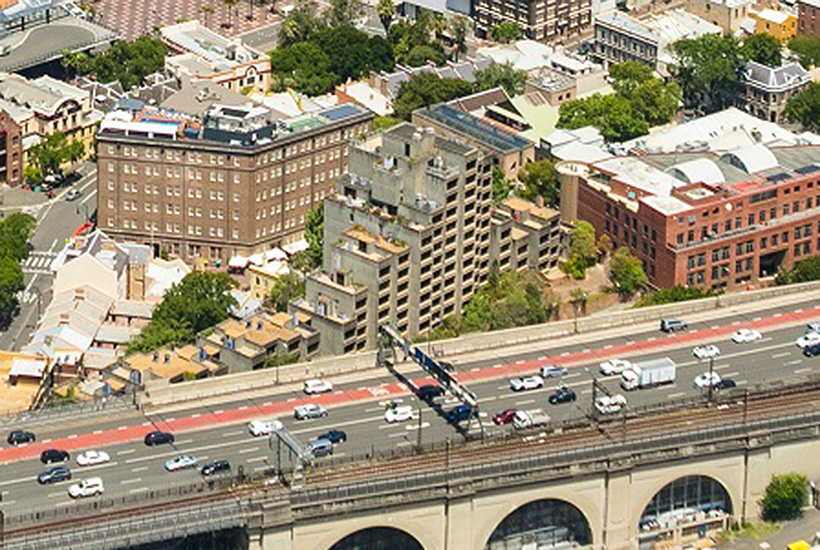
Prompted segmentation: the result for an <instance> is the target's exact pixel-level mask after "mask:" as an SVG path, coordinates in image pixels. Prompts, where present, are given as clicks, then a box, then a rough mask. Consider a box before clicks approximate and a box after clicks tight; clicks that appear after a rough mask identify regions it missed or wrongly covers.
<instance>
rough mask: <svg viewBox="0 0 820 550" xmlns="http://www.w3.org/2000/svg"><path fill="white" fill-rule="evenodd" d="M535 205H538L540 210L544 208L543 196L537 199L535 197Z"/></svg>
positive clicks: (538, 196)
mask: <svg viewBox="0 0 820 550" xmlns="http://www.w3.org/2000/svg"><path fill="white" fill-rule="evenodd" d="M535 205H536V206H537V207H538V208H544V197H542V196H541V195H536V197H535Z"/></svg>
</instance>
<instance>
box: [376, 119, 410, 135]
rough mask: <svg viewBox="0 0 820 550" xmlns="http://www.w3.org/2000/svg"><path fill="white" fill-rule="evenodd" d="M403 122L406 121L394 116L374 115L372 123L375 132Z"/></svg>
mask: <svg viewBox="0 0 820 550" xmlns="http://www.w3.org/2000/svg"><path fill="white" fill-rule="evenodd" d="M402 122H404V121H403V120H402V119H400V118H395V117H392V116H377V117H373V123H372V124H371V128H372V129H373V131H374V132H380V131H382V130H387V129H388V128H392V127H393V126H396V125H397V124H401V123H402Z"/></svg>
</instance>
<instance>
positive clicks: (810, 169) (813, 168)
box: [795, 164, 820, 176]
mask: <svg viewBox="0 0 820 550" xmlns="http://www.w3.org/2000/svg"><path fill="white" fill-rule="evenodd" d="M795 172H797V173H798V174H800V175H801V176H805V175H806V174H813V173H814V172H820V166H817V165H816V164H809V165H808V166H802V167H800V168H798V169H797V170H795Z"/></svg>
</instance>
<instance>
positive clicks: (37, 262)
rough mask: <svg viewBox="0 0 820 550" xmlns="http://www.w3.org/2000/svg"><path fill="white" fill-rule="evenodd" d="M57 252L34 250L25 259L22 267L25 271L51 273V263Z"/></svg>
mask: <svg viewBox="0 0 820 550" xmlns="http://www.w3.org/2000/svg"><path fill="white" fill-rule="evenodd" d="M56 257H57V254H56V253H54V252H40V251H35V252H32V253H31V254H30V255H29V257H28V258H26V259H25V260H23V262H22V264H21V267H22V268H23V271H24V272H25V273H43V274H49V273H51V264H52V263H53V262H54V259H55V258H56Z"/></svg>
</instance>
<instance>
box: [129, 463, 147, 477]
mask: <svg viewBox="0 0 820 550" xmlns="http://www.w3.org/2000/svg"><path fill="white" fill-rule="evenodd" d="M126 462H128V461H127V460H126ZM147 469H148V466H140V467H139V468H133V469H132V470H131V471H132V472H133V473H135V474H136V473H137V472H144V471H145V470H147Z"/></svg>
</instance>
